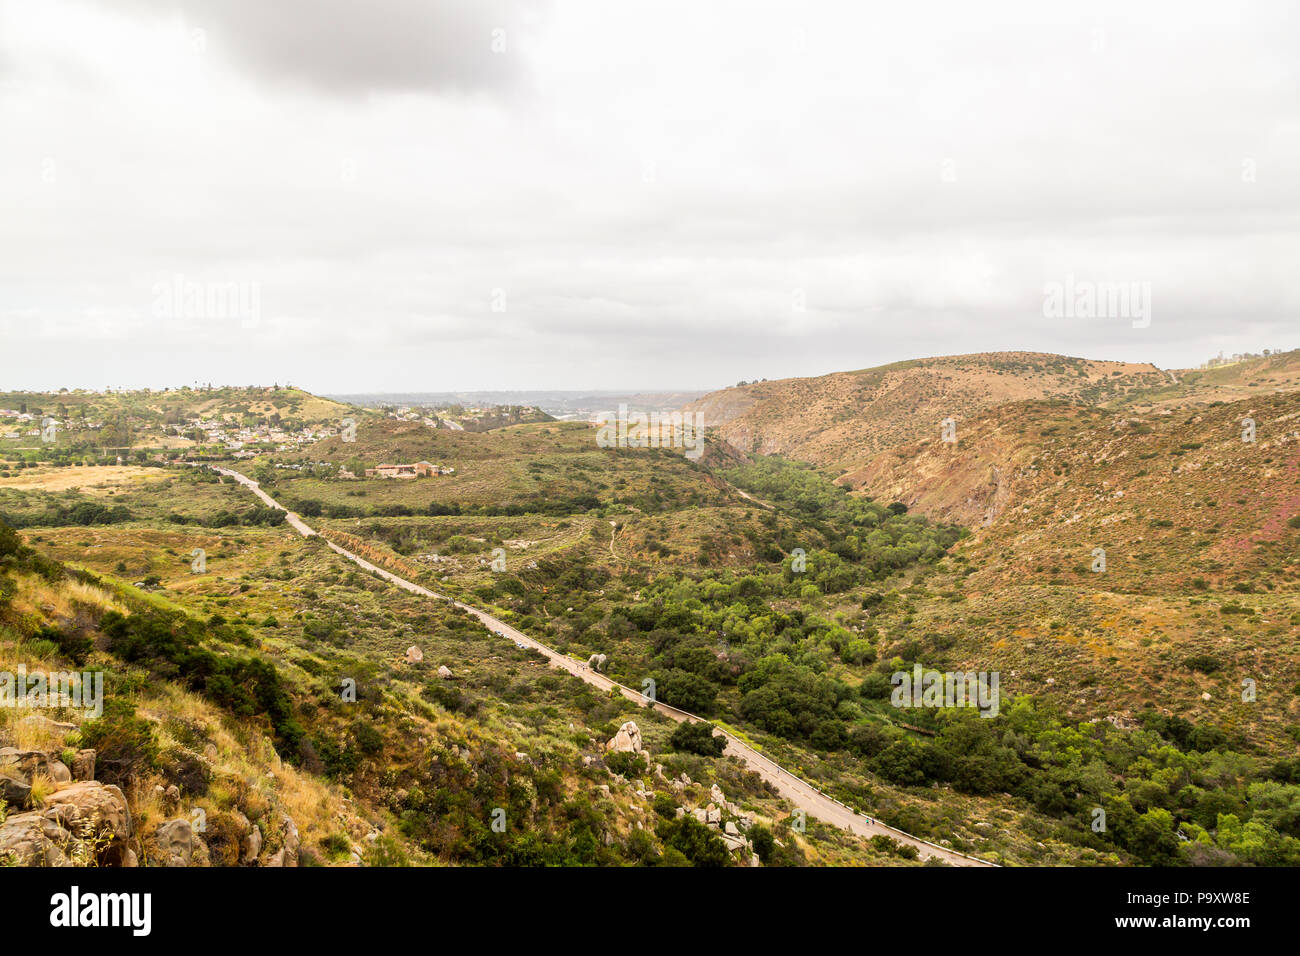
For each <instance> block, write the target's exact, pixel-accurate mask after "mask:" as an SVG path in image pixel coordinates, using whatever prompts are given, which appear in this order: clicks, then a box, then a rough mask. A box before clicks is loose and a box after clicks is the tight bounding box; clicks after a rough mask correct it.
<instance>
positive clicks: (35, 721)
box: [18, 714, 77, 737]
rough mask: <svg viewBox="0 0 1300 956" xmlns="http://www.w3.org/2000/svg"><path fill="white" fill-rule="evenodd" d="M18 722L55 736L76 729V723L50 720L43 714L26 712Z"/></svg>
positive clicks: (60, 735)
mask: <svg viewBox="0 0 1300 956" xmlns="http://www.w3.org/2000/svg"><path fill="white" fill-rule="evenodd" d="M18 723H20V724H23V725H24V726H27V727H35V728H37V729H39V730H41V731H43V732H45V733H47V734H50V735H52V736H55V737H62V736H63V735H64V734H66V733H69V732H70V731H73V730H76V729H77V725H76V724H70V723H67V722H66V721H62V720H51V719H50V718H49V717H46V716H45V715H44V714H28V715H27V716H26V717H24V718H23V719H22V720H20V721H18Z"/></svg>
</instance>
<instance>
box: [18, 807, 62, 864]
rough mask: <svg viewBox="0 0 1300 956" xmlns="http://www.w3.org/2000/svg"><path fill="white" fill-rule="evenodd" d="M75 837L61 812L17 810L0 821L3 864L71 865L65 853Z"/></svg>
mask: <svg viewBox="0 0 1300 956" xmlns="http://www.w3.org/2000/svg"><path fill="white" fill-rule="evenodd" d="M75 839H76V838H75V836H74V835H73V834H72V833H70V832H69V831H68V830H66V829H64V827H63V824H62V822H61V821H60V819H59V815H58V814H57V813H54V812H51V811H48V810H47V811H40V812H34V813H14V814H10V815H9V816H8V817H6V818H5V821H4V823H0V863H9V864H11V865H13V866H71V865H72V861H71V860H70V859H69V858H68V855H67V854H66V853H65V852H64V848H65V847H70V846H71V844H72V842H73V841H74V840H75Z"/></svg>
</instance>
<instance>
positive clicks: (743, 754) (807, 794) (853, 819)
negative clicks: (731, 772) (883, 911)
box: [213, 466, 997, 866]
mask: <svg viewBox="0 0 1300 956" xmlns="http://www.w3.org/2000/svg"><path fill="white" fill-rule="evenodd" d="M213 471H216V472H217V473H219V474H222V475H226V476H227V477H230V478H233V479H234V480H235V481H237V482H239V483H240V484H241V485H243V486H245V487H246V488H248V489H250V490H251V491H252V492H253V494H255V495H257V496H258V497H259V498H260V499H261V500H262V501H264V502H265V503H266V504H267V505H269V506H270V507H272V508H276V509H278V510H280V511H284V512H285V513H286V515H287V520H288V523H289V524H290V526H292V527H293V528H294V529H295V530H296V531H297V532H298V533H299V534H301V535H303V536H304V537H312V536H315V535H316V532H315V531H313V530H312V529H311V528H310V527H308V526H307V524H306V523H305V522H304V521H303V520H302V519H301V518H299V517H298V516H297V515H296V514H294V513H293V512H292V511H289V510H288V509H286V508H284V507H283V506H282V505H281V504H279V503H278V502H277V501H276V500H275V499H274V498H272V497H271V496H270V495H268V494H267V493H266V492H264V491H263V490H262V489H261V488H260V487H259V486H258V483H257V482H256V481H253V480H252V479H251V478H248V477H247V476H245V475H242V474H240V473H239V472H237V471H231V470H230V469H228V468H217V467H215V466H213ZM320 537H321V540H322V541H324V542H325V543H326V544H327V545H329V547H330V548H331V549H332V550H334V551H335V552H337V553H338V554H340V555H342V556H343V557H345V558H347V559H348V560H349V561H352V562H353V563H354V564H357V565H358V566H360V567H362V568H364V569H365V570H367V571H371V572H373V573H375V574H377V575H379V576H380V577H381V578H383V579H384V580H386V581H389V582H391V583H393V584H395V585H397V586H398V587H400V588H402V589H403V590H406V591H409V592H411V593H412V594H419V595H421V596H423V597H428V598H433V599H435V600H440V601H450V602H451V603H452V604H454V605H455V606H456V607H458V608H460V609H461V610H462V611H466V612H467V613H469V614H472V615H473V616H474V617H476V618H478V620H479V621H480V622H481V623H482V624H483V625H484V626H485V627H487V629H488V630H489V631H491V632H492V633H494V634H498V635H500V636H502V637H506V638H509V639H510V640H512V641H514V642H515V643H516V644H522V645H524V646H525V647H528V648H531V649H532V650H535V651H537V652H538V653H540V654H542V655H543V656H545V657H546V658H547V660H549V661H550V663H551V666H553V667H559V668H561V669H563V670H566V671H568V672H569V673H570V674H572V675H573V676H575V677H578V678H580V679H582V680H584V681H586V682H587V683H588V684H591V685H592V686H594V687H598V688H600V689H601V690H606V691H608V690H613V689H617V690H618V691H619V693H621V694H622V695H623V696H624V697H626V698H627V699H628V700H632V701H636V702H637V703H639V704H643V705H646V706H653V707H654V709H655V710H656V711H658V712H659V713H661V714H663V715H664V716H666V717H670V718H672V719H673V720H676V721H679V722H681V721H687V720H691V721H702V720H704V718H702V717H697V716H696V715H694V714H690V713H687V712H686V711H684V710H679V709H678V708H676V707H672V706H669V705H668V704H664V703H659V702H655V703H654V704H653V705H651V704H650V702H649V701H648V700H647V699H646V698H645V696H644V695H643V694H641V693H640V692H639V691H636V690H633V689H632V688H631V687H628V686H626V685H624V684H620V683H618V682H617V681H615V680H612V679H611V678H609V677H606V676H605V675H604V674H601V673H599V672H598V671H593V670H592V669H591V668H589V667H587V665H586V664H585V663H584V662H583V661H578V660H574V659H573V658H571V657H569V656H568V655H566V654H561V653H560V652H559V651H557V650H555V649H554V648H550V647H547V646H546V645H545V644H542V643H540V642H539V641H535V640H533V638H531V637H529V636H528V635H527V634H524V633H523V632H522V631H520V630H517V629H516V628H513V627H511V626H510V625H509V624H507V623H505V622H504V621H502V620H500V619H498V618H496V617H493V616H492V615H491V614H489V613H487V612H486V611H483V610H480V609H479V608H476V607H473V606H472V605H469V604H463V603H461V602H460V601H455V600H453V599H451V598H449V597H447V596H445V595H442V594H437V593H435V592H434V591H430V590H429V589H428V588H425V587H421V586H420V585H418V584H415V583H414V582H411V581H408V580H406V579H405V578H402V577H398V576H397V575H396V574H393V573H392V572H391V571H388V570H386V569H384V568H381V567H379V566H378V565H375V564H372V563H371V562H369V561H367V560H366V559H365V558H362V557H359V556H358V555H355V554H353V553H352V552H351V551H348V550H347V549H346V548H343V547H341V546H339V545H337V544H335V543H334V542H333V541H330V540H329V539H328V538H325V537H324V536H320ZM610 544H611V546H612V545H613V542H612V541H611V542H610ZM717 733H719V734H722V735H723V736H724V737H726V738H727V748H726V750H725V753H726V754H727V755H728V756H732V757H735V758H736V759H738V760H740V761H741V762H742V763H743V764H745V766H746V767H748V768H749V769H750V770H752V771H753V772H754V773H756V774H758V775H759V776H760V777H762V778H763V779H764V780H766V781H767V782H768V783H770V784H771V785H772V786H773V788H775V789H776V791H777V792H778V793H780V794H781V796H783V797H785V798H786V799H787V800H789V801H790V802H791V803H793V804H794V805H795V806H796V807H797V808H799V809H801V810H803V811H804V812H805V813H806V814H807V815H808V816H810V817H815V818H816V819H818V820H821V821H822V822H823V823H828V824H830V825H832V826H836V827H840V828H841V829H844V830H848V831H850V832H851V833H856V834H858V835H859V836H864V837H871V836H876V835H881V836H888V837H892V838H893V839H895V840H897V841H898V842H899V843H903V844H906V845H907V846H913V847H916V849H917V851H918V852H919V853H920V854H921V856H922V857H923V858H931V857H937V858H938V859H941V860H943V861H944V862H946V863H950V864H952V865H953V866H997V864H996V863H990V862H988V861H987V860H980V859H976V858H975V857H972V856H967V855H965V854H964V853H958V852H957V851H955V850H950V849H948V848H947V847H942V846H937V845H935V844H933V843H929V842H927V841H925V840H922V839H920V838H919V837H914V836H912V835H911V834H909V833H904V832H903V831H902V830H896V829H894V828H893V827H891V826H888V825H886V824H884V823H880V822H879V821H877V820H873V819H869V818H867V817H866V816H863V815H862V814H860V813H858V812H857V811H856V810H853V809H851V808H850V807H848V806H845V805H844V804H842V803H840V802H839V801H838V800H836V799H835V798H834V797H831V796H828V795H827V794H825V793H822V792H821V791H820V790H818V789H817V788H816V787H814V786H813V785H812V784H811V783H809V782H808V781H806V780H804V779H803V778H801V777H796V776H795V775H794V774H792V773H790V771H788V770H786V769H785V768H784V767H782V766H781V765H780V764H778V763H777V762H776V761H774V760H772V759H771V758H770V757H766V756H764V755H763V754H761V753H759V752H758V751H757V750H755V749H754V748H753V747H751V746H749V745H748V744H745V743H743V742H741V740H740V739H739V738H738V737H736V736H735V735H734V734H731V733H728V732H727V731H725V730H722V729H721V728H718V730H717Z"/></svg>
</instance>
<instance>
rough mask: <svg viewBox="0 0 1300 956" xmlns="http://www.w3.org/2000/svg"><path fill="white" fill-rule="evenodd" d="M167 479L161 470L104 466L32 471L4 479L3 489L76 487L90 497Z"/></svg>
mask: <svg viewBox="0 0 1300 956" xmlns="http://www.w3.org/2000/svg"><path fill="white" fill-rule="evenodd" d="M150 478H152V479H155V480H165V479H166V478H167V476H166V475H165V474H163V473H161V472H159V470H158V469H157V468H140V467H137V466H135V465H103V466H94V467H86V468H29V469H26V470H25V471H21V472H19V473H18V474H17V475H15V476H13V477H12V478H0V488H17V489H19V490H20V491H67V490H68V489H70V488H75V489H78V490H80V491H84V492H86V493H87V494H90V495H103V494H107V493H108V492H109V491H110V490H111V489H113V488H116V487H120V486H122V485H125V484H129V483H131V482H135V481H141V480H145V479H150Z"/></svg>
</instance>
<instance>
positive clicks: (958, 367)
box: [686, 352, 1169, 471]
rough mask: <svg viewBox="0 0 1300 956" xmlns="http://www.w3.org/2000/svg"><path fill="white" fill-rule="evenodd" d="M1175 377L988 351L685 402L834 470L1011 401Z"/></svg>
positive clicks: (1096, 396)
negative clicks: (949, 421)
mask: <svg viewBox="0 0 1300 956" xmlns="http://www.w3.org/2000/svg"><path fill="white" fill-rule="evenodd" d="M1167 381H1169V378H1168V376H1167V375H1166V373H1164V372H1162V371H1160V370H1159V369H1157V368H1156V367H1155V366H1154V365H1150V364H1136V363H1128V362H1101V361H1090V360H1087V359H1080V358H1069V357H1066V356H1062V355H1050V354H1044V353H1037V352H989V353H981V354H976V355H955V356H947V357H942V358H931V359H917V360H913V361H908V362H898V363H895V364H893V365H884V366H881V367H879V368H870V369H863V370H860V371H856V372H836V373H834V374H831V375H823V376H820V377H818V378H793V379H782V380H780V381H774V382H760V383H757V384H754V385H746V386H741V387H736V388H728V389H723V390H722V391H719V392H713V393H712V394H710V395H706V396H705V397H704V398H701V399H700V400H698V401H696V402H691V403H690V404H688V405H687V406H686V410H688V411H699V412H703V413H704V421H705V424H706V425H715V426H718V428H719V430H720V432H721V435H722V437H723V438H724V439H725V440H726V441H728V442H729V443H731V444H732V445H734V446H736V447H737V448H738V449H740V450H742V451H745V452H750V453H758V454H773V453H779V454H783V455H787V456H790V457H794V458H799V459H802V460H805V461H810V462H812V463H814V464H816V465H818V466H820V467H823V468H827V469H831V470H840V471H842V470H846V469H848V468H851V467H852V466H854V465H855V464H859V463H862V462H865V461H866V460H867V459H868V458H869V457H870V456H871V455H872V454H874V453H875V452H878V451H880V450H883V449H885V448H889V447H892V446H894V445H900V444H903V443H906V442H910V441H917V440H919V439H921V438H923V437H926V436H931V435H933V436H936V437H937V436H938V434H939V427H940V422H941V421H943V420H944V419H945V418H949V417H951V418H954V419H956V420H957V421H958V422H961V421H962V420H963V419H964V418H966V417H968V416H970V415H973V414H975V413H977V412H979V411H980V410H982V409H985V408H990V407H992V406H995V405H1000V404H1004V403H1006V402H1015V401H1026V400H1031V399H1053V398H1070V399H1077V400H1080V401H1084V402H1088V403H1101V402H1105V401H1110V400H1113V399H1116V398H1120V397H1123V396H1125V395H1127V394H1129V393H1132V392H1137V391H1139V390H1143V389H1148V388H1152V387H1155V386H1158V385H1160V384H1161V383H1163V382H1167Z"/></svg>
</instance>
